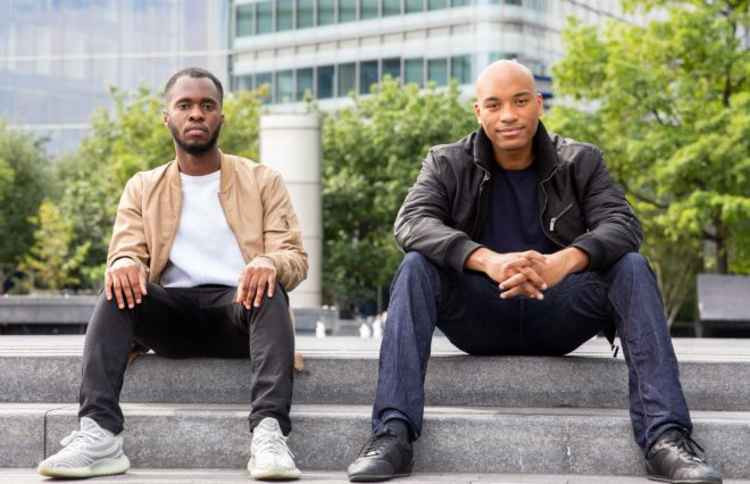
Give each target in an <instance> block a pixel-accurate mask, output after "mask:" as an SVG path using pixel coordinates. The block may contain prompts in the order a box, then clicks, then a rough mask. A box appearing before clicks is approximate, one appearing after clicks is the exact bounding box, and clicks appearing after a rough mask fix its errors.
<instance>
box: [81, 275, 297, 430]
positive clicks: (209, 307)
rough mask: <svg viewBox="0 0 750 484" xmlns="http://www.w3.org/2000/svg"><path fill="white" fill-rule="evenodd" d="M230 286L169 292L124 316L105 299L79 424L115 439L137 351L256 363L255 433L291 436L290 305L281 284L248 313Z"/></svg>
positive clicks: (94, 323)
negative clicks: (265, 428)
mask: <svg viewBox="0 0 750 484" xmlns="http://www.w3.org/2000/svg"><path fill="white" fill-rule="evenodd" d="M235 291H236V289H235V288H233V287H227V286H199V287H193V288H163V287H161V286H158V285H155V284H149V285H148V295H147V296H145V297H143V302H142V303H141V304H138V305H136V306H135V308H133V309H127V308H126V309H118V308H117V304H116V302H115V301H114V299H113V300H112V301H107V299H106V298H105V297H104V295H103V294H102V295H101V296H100V298H99V301H98V303H97V305H96V309H95V310H94V314H93V315H92V317H91V321H90V322H89V325H88V329H87V331H86V343H85V346H84V350H83V370H82V371H83V381H82V382H81V390H80V410H79V412H78V416H79V417H90V418H92V419H94V420H95V421H96V422H97V423H98V424H99V425H101V426H102V427H104V428H105V429H107V430H110V431H111V432H114V433H115V434H118V433H120V432H121V431H122V429H123V422H124V418H123V415H122V410H121V409H120V391H121V390H122V384H123V377H124V374H125V368H126V366H127V361H128V353H129V352H130V349H131V348H132V347H133V345H134V344H136V343H137V344H139V345H142V346H145V347H146V348H150V349H153V350H154V352H155V353H156V354H157V355H161V356H165V357H168V358H190V357H214V358H248V357H250V361H251V372H250V375H248V378H250V380H251V385H252V386H251V396H250V398H251V403H252V410H251V412H250V417H249V419H250V430H251V431H252V429H253V428H255V425H257V424H258V423H259V422H260V420H262V419H263V418H264V417H273V418H275V419H276V420H278V422H279V425H280V426H281V430H282V431H283V432H284V434H288V433H289V431H290V430H291V423H290V421H289V410H290V407H291V402H292V385H293V369H294V330H293V328H292V321H291V318H290V316H289V301H288V298H287V295H286V293H285V291H284V289H283V288H282V287H281V286H280V285H278V286H277V288H276V292H275V294H274V297H273V298H268V297H265V296H264V299H263V303H262V304H261V306H260V307H259V308H252V309H250V310H246V309H245V308H244V307H243V306H241V305H239V304H235V303H233V302H232V300H233V298H234V295H235Z"/></svg>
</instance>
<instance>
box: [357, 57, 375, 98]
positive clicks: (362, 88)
mask: <svg viewBox="0 0 750 484" xmlns="http://www.w3.org/2000/svg"><path fill="white" fill-rule="evenodd" d="M377 83H378V61H376V60H374V61H367V62H362V63H360V64H359V93H360V94H370V86H372V85H373V84H377Z"/></svg>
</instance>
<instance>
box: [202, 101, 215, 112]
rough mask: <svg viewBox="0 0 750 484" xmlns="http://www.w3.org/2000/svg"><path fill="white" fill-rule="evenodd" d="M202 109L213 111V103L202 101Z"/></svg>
mask: <svg viewBox="0 0 750 484" xmlns="http://www.w3.org/2000/svg"><path fill="white" fill-rule="evenodd" d="M203 109H204V110H205V111H213V110H214V104H213V103H203Z"/></svg>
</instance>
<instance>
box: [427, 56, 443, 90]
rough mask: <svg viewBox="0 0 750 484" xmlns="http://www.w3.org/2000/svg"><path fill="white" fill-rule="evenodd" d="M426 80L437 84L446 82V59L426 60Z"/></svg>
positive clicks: (441, 84)
mask: <svg viewBox="0 0 750 484" xmlns="http://www.w3.org/2000/svg"><path fill="white" fill-rule="evenodd" d="M427 80H428V81H432V82H434V83H435V84H437V85H438V86H445V85H446V84H448V59H430V60H428V61H427Z"/></svg>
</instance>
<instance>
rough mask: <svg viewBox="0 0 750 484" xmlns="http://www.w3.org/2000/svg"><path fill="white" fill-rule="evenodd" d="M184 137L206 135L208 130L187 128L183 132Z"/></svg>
mask: <svg viewBox="0 0 750 484" xmlns="http://www.w3.org/2000/svg"><path fill="white" fill-rule="evenodd" d="M185 134H186V135H190V134H208V130H207V129H206V128H188V129H187V130H186V131H185Z"/></svg>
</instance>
